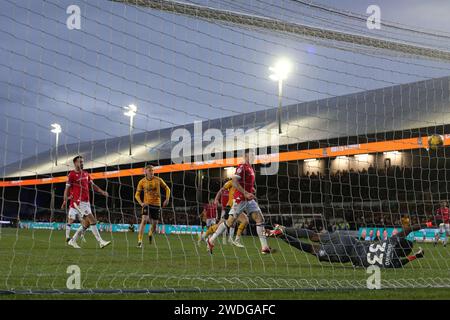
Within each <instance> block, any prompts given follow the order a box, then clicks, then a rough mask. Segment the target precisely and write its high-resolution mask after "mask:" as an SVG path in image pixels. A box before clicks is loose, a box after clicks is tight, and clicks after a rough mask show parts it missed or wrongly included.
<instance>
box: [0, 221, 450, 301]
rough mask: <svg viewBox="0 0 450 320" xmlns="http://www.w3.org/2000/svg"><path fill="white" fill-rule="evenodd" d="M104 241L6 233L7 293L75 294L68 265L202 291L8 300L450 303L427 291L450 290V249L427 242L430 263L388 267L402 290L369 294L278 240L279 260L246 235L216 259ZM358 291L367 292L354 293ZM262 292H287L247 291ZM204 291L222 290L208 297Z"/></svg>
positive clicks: (112, 281) (167, 247)
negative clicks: (102, 244)
mask: <svg viewBox="0 0 450 320" xmlns="http://www.w3.org/2000/svg"><path fill="white" fill-rule="evenodd" d="M102 236H103V238H104V239H105V240H110V239H111V240H112V241H113V243H112V245H111V246H109V247H107V248H105V249H99V248H98V247H97V243H96V241H95V239H94V237H93V235H92V234H91V233H88V234H87V235H86V239H87V242H86V243H82V242H81V241H80V245H81V246H82V247H83V249H81V250H75V249H73V248H71V247H68V246H67V245H66V243H65V239H64V237H65V235H64V232H63V231H48V230H23V229H22V230H18V229H10V228H4V229H1V230H0V270H1V272H0V291H1V290H7V291H10V290H14V291H17V292H20V291H22V290H33V291H36V290H52V289H58V290H67V287H66V282H67V279H68V277H69V274H67V267H68V266H70V265H77V266H79V267H80V270H81V289H83V290H86V289H89V290H96V289H105V290H114V289H125V290H130V289H131V290H134V289H154V290H157V289H164V290H166V289H167V290H177V289H194V290H197V292H182V291H181V292H178V293H172V292H166V293H146V294H142V293H141V294H139V293H120V294H99V293H96V294H73V293H64V294H2V295H0V299H18V298H20V299H33V298H40V299H65V298H74V297H76V298H80V299H196V300H197V299H320V298H324V299H372V298H375V299H378V298H386V299H417V298H429V299H449V298H450V289H449V288H424V287H425V286H438V287H441V286H445V285H446V286H447V287H448V286H449V285H450V251H449V250H450V248H444V247H443V246H442V245H439V246H438V247H433V245H431V244H420V245H421V246H422V247H423V248H424V249H425V258H423V259H421V260H418V261H414V262H412V263H410V264H409V265H408V266H406V267H405V268H403V269H397V270H383V271H382V273H381V279H382V280H381V281H382V287H384V288H386V287H398V289H394V288H389V289H384V290H368V289H364V286H365V283H366V279H367V277H368V274H366V271H365V270H364V269H362V268H357V269H355V268H353V267H352V266H351V265H350V264H345V265H344V264H333V265H332V264H328V263H320V262H318V261H317V259H316V258H315V257H313V256H311V255H308V254H305V253H302V252H300V251H298V250H296V249H295V248H292V247H290V246H288V245H287V244H285V243H284V242H282V241H281V240H277V239H269V244H270V245H271V246H272V248H275V249H277V252H276V253H275V254H273V255H261V254H260V253H259V240H258V239H257V238H256V237H243V243H244V245H245V246H246V248H245V249H240V248H236V247H232V246H230V245H222V244H221V242H222V241H221V239H220V241H217V246H216V248H215V251H214V254H213V255H212V256H211V255H209V254H208V253H207V251H206V246H205V245H204V244H202V245H201V246H197V244H196V240H197V236H196V235H195V236H191V235H169V236H166V235H156V236H155V237H154V243H153V244H151V245H150V244H148V243H144V248H143V249H137V248H136V238H137V234H136V233H113V234H108V233H103V234H102ZM418 245H419V244H417V245H416V246H415V248H416V249H417V247H418ZM412 286H417V288H411V287H412ZM354 287H358V288H359V289H358V290H353V289H352V288H354ZM405 287H410V288H405ZM255 288H259V289H261V288H274V289H276V290H279V289H280V288H282V289H283V290H281V291H276V290H275V291H264V292H254V291H253V290H249V291H242V290H247V289H255ZM402 288H403V289H402ZM202 289H203V290H205V289H210V290H211V289H213V290H219V291H214V292H208V291H203V292H202ZM225 289H233V290H237V291H235V292H234V291H231V292H230V291H226V290H225ZM284 289H287V290H284ZM300 289H307V290H304V291H302V290H300ZM310 289H318V290H316V291H310ZM222 290H223V292H220V291H222Z"/></svg>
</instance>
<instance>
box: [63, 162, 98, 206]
mask: <svg viewBox="0 0 450 320" xmlns="http://www.w3.org/2000/svg"><path fill="white" fill-rule="evenodd" d="M91 182H92V180H91V177H90V176H89V173H87V172H86V171H83V170H81V171H80V172H76V171H71V172H70V173H69V176H68V177H67V186H69V187H70V195H71V200H70V207H71V208H74V205H73V204H74V203H75V202H76V203H77V205H79V204H80V202H89V187H90V186H91Z"/></svg>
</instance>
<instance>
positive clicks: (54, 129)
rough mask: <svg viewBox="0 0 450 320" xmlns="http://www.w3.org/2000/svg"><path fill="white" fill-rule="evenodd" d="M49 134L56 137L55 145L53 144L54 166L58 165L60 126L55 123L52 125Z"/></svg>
mask: <svg viewBox="0 0 450 320" xmlns="http://www.w3.org/2000/svg"><path fill="white" fill-rule="evenodd" d="M51 126H52V129H51V132H52V133H54V134H55V135H56V143H55V151H56V153H55V166H57V165H58V145H59V134H60V133H61V132H62V129H61V126H60V125H59V124H57V123H53V124H52V125H51Z"/></svg>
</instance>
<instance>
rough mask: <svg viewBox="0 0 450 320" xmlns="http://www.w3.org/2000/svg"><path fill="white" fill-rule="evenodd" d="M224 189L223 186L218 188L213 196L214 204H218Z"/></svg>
mask: <svg viewBox="0 0 450 320" xmlns="http://www.w3.org/2000/svg"><path fill="white" fill-rule="evenodd" d="M224 191H225V188H224V187H222V188H220V190H219V192H217V194H216V197H215V198H214V205H216V206H217V205H218V204H219V200H220V197H221V196H222V193H223V192H224Z"/></svg>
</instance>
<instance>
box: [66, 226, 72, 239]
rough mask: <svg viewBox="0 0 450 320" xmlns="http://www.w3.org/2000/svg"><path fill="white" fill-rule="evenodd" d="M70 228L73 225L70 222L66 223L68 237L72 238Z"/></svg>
mask: <svg viewBox="0 0 450 320" xmlns="http://www.w3.org/2000/svg"><path fill="white" fill-rule="evenodd" d="M70 228H72V225H71V224H70V223H68V224H66V238H67V239H69V238H70Z"/></svg>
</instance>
